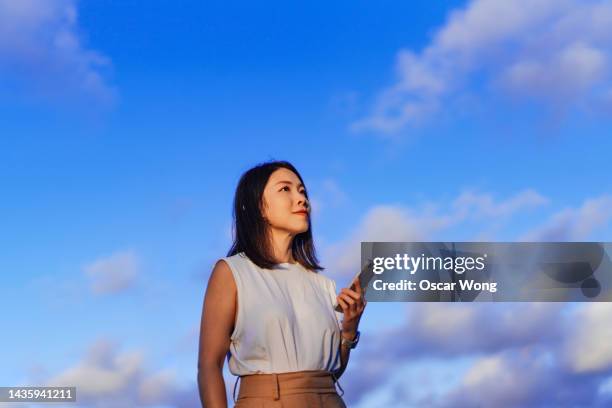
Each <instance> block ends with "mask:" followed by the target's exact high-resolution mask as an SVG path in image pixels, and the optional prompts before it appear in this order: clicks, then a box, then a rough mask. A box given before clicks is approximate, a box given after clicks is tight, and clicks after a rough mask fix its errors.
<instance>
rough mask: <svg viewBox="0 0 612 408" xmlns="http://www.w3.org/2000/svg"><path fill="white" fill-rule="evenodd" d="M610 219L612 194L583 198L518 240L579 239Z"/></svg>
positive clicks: (611, 215) (585, 236) (586, 236)
mask: <svg viewBox="0 0 612 408" xmlns="http://www.w3.org/2000/svg"><path fill="white" fill-rule="evenodd" d="M610 221H612V196H610V195H607V194H604V195H602V196H600V197H595V198H589V199H586V200H584V202H583V203H582V205H581V206H580V207H578V208H565V209H563V210H561V211H559V212H557V213H555V214H553V215H552V216H551V217H550V218H549V219H548V221H546V222H545V223H544V224H543V225H541V226H538V227H536V228H534V229H533V230H531V231H528V232H527V233H525V234H524V235H523V236H522V237H521V238H520V239H519V240H520V241H579V240H584V239H587V238H588V237H589V236H590V235H591V234H592V233H593V232H594V231H596V230H597V229H598V228H603V227H605V226H607V225H608V224H609V223H610Z"/></svg>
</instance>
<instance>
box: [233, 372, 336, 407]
mask: <svg viewBox="0 0 612 408" xmlns="http://www.w3.org/2000/svg"><path fill="white" fill-rule="evenodd" d="M238 379H240V392H239V393H238V399H241V398H247V397H264V398H273V399H274V400H278V399H280V397H281V396H283V395H292V394H301V393H305V392H316V393H337V391H336V385H335V384H336V382H337V381H338V379H337V378H336V377H335V375H334V374H333V373H332V372H330V371H324V370H316V371H296V372H290V373H279V374H252V375H243V376H240V377H238V378H236V383H235V384H234V392H233V397H234V402H236V384H237V383H238ZM338 386H340V384H339V383H338ZM340 390H342V387H340ZM342 394H344V390H342ZM342 394H340V395H342Z"/></svg>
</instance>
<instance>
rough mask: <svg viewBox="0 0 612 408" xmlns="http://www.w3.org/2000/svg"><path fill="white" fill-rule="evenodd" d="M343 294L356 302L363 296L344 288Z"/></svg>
mask: <svg viewBox="0 0 612 408" xmlns="http://www.w3.org/2000/svg"><path fill="white" fill-rule="evenodd" d="M341 292H342V293H346V294H348V295H349V296H350V297H352V298H353V299H355V300H359V299H360V298H361V295H360V294H359V293H357V292H355V291H354V290H351V289H349V288H342V290H341Z"/></svg>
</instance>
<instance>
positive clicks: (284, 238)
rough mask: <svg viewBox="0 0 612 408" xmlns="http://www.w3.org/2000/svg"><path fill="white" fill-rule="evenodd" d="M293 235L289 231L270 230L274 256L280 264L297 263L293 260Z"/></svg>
mask: <svg viewBox="0 0 612 408" xmlns="http://www.w3.org/2000/svg"><path fill="white" fill-rule="evenodd" d="M293 237H294V236H293V235H292V234H290V233H288V232H287V231H279V230H275V229H271V230H270V239H271V241H272V255H273V256H274V259H276V260H277V262H279V263H295V259H293V251H291V244H292V243H293Z"/></svg>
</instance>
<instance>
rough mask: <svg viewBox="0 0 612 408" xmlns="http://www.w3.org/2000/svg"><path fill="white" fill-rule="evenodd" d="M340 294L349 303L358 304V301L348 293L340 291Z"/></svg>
mask: <svg viewBox="0 0 612 408" xmlns="http://www.w3.org/2000/svg"><path fill="white" fill-rule="evenodd" d="M340 296H342V299H344V300H345V301H346V303H348V304H349V305H351V306H353V305H356V304H357V302H356V301H355V300H354V299H353V298H352V297H350V296H349V295H347V294H346V293H340Z"/></svg>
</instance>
